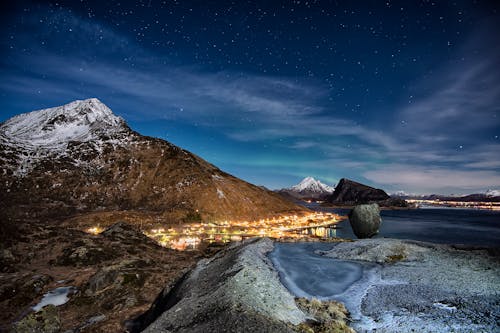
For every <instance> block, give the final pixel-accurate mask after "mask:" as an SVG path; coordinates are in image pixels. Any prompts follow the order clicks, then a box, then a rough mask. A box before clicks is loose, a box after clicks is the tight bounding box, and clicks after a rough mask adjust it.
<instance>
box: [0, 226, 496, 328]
mask: <svg viewBox="0 0 500 333" xmlns="http://www.w3.org/2000/svg"><path fill="white" fill-rule="evenodd" d="M68 233H71V235H70V236H71V237H68V235H69V234H68ZM26 235H27V236H26V239H23V240H20V241H19V242H18V243H17V245H16V246H15V247H11V248H9V249H8V250H4V251H3V252H2V257H1V258H0V259H2V269H3V272H2V273H1V274H0V282H1V288H0V294H1V302H0V307H1V311H0V314H1V317H0V319H1V322H2V328H1V330H2V331H3V330H5V331H8V330H13V331H15V332H123V331H129V332H141V331H144V332H195V333H196V332H278V333H280V332H308V333H314V332H316V333H319V332H354V331H357V332H495V331H499V330H500V325H499V322H500V292H499V291H500V255H499V253H498V249H497V250H491V249H490V250H489V251H486V250H480V249H466V248H458V247H451V246H445V245H435V244H430V243H422V242H415V241H403V240H393V239H368V240H360V241H353V242H339V243H307V244H304V243H295V244H292V243H276V242H274V241H272V240H270V239H267V238H263V239H249V240H246V241H244V242H241V243H233V244H231V245H230V246H229V247H227V248H223V249H221V250H219V251H218V252H215V251H213V252H211V253H209V252H210V251H209V252H204V253H202V252H196V253H186V252H177V251H172V250H167V249H164V248H161V247H159V246H157V245H156V244H155V243H153V242H152V241H151V240H149V239H148V238H146V237H145V236H144V235H142V233H140V231H138V230H137V229H135V228H134V227H131V226H129V225H127V224H124V223H119V224H115V225H113V226H111V227H110V228H109V229H108V230H106V231H104V232H103V233H102V234H100V235H88V234H84V233H81V232H79V231H77V230H72V231H71V230H67V229H61V228H55V227H54V228H49V227H44V228H41V227H40V228H38V229H36V230H31V232H30V233H29V232H26ZM286 247H290V249H293V251H291V252H290V251H289V253H292V254H293V255H292V257H291V258H290V257H282V258H284V259H283V260H281V262H280V261H279V258H277V256H276V253H277V249H278V248H279V249H283V248H286ZM301 247H302V248H307V249H313V250H312V251H310V252H311V253H310V254H309V255H310V256H316V257H317V258H319V259H318V261H315V260H310V259H308V258H307V257H305V256H304V254H303V253H302V254H301V252H300V251H301V250H300V248H301ZM297 249H298V250H297ZM213 253H215V255H213ZM309 258H312V257H309ZM300 260H302V263H301V264H300V265H299V266H297V267H298V268H297V269H295V271H294V269H292V268H290V265H292V264H294V262H296V261H300ZM196 261H198V263H197V264H196ZM287 265H288V267H287ZM342 265H344V267H347V269H348V270H354V273H353V274H349V272H347V273H346V274H347V275H348V276H347V277H348V278H347V280H346V279H345V278H344V276H343V275H345V274H344V273H343V272H342V268H341V267H342ZM344 269H345V268H344ZM295 273H297V274H295ZM356 274H357V275H356ZM301 276H302V277H301ZM304 276H305V277H306V278H304ZM322 279H323V280H322ZM341 279H343V280H344V281H343V282H341V281H340V280H341ZM304 281H305V282H304ZM346 281H348V283H346ZM304 283H309V284H310V285H309V286H308V285H304ZM312 284H314V286H313V285H312ZM337 284H339V285H337ZM61 286H72V287H74V289H73V290H72V292H71V293H70V294H69V295H68V296H69V301H68V302H67V303H65V304H63V305H60V306H57V307H56V306H52V305H50V306H46V307H45V308H43V309H42V311H40V312H37V313H29V311H30V308H31V306H33V305H35V304H36V303H37V302H39V301H40V299H41V297H42V295H43V294H44V293H46V292H47V291H50V290H54V289H55V288H58V287H61ZM290 286H293V288H291V287H290ZM311 290H312V291H315V290H324V291H325V292H326V293H328V295H329V296H328V297H327V296H325V295H323V294H321V293H315V292H312V291H311ZM332 290H337V294H335V292H333V291H332ZM332 293H333V294H332ZM337 296H338V297H337ZM339 301H341V302H342V303H341V302H339Z"/></svg>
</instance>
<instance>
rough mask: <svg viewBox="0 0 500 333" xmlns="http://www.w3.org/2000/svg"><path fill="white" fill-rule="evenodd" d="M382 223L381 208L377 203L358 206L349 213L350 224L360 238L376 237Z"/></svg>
mask: <svg viewBox="0 0 500 333" xmlns="http://www.w3.org/2000/svg"><path fill="white" fill-rule="evenodd" d="M381 222H382V218H381V217H380V207H379V206H378V205H377V204H376V203H373V204H365V205H357V206H355V207H354V208H353V209H352V210H351V211H350V213H349V223H350V224H351V228H352V231H354V234H355V235H356V237H358V238H370V237H373V236H375V235H376V234H377V233H378V229H379V227H380V223H381Z"/></svg>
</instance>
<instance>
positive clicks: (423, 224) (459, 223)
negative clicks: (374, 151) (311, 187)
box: [309, 204, 500, 246]
mask: <svg viewBox="0 0 500 333" xmlns="http://www.w3.org/2000/svg"><path fill="white" fill-rule="evenodd" d="M309 208H311V209H314V210H322V211H329V212H334V213H337V214H339V215H347V214H348V213H349V210H348V209H332V208H323V207H320V206H319V205H313V204H311V205H310V206H309ZM381 216H382V224H381V226H380V231H379V234H378V235H377V236H375V237H376V238H380V237H387V238H398V239H413V240H419V241H425V242H432V243H442V244H467V245H475V246H500V212H499V211H490V210H479V209H458V208H421V209H409V210H383V211H382V212H381ZM329 231H330V232H329V233H328V232H326V234H330V235H332V236H333V235H335V236H336V237H341V238H351V239H355V238H356V237H355V236H354V234H353V232H352V229H351V226H350V225H349V220H345V221H342V222H341V223H339V224H338V225H337V226H336V228H335V230H329Z"/></svg>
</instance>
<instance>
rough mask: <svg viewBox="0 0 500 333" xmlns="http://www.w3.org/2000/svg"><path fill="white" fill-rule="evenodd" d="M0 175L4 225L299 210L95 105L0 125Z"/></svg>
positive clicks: (47, 111)
mask: <svg viewBox="0 0 500 333" xmlns="http://www.w3.org/2000/svg"><path fill="white" fill-rule="evenodd" d="M0 169H1V170H2V172H1V174H0V211H1V212H2V213H1V214H2V215H5V216H7V218H9V219H12V218H18V219H19V218H21V219H22V218H40V217H46V218H49V217H61V216H69V215H73V214H78V213H85V212H99V211H112V210H119V211H140V212H144V211H154V212H162V213H163V214H164V215H162V216H163V217H164V218H165V219H172V220H173V221H179V220H198V219H201V218H204V219H252V218H257V217H262V216H267V215H269V214H273V213H283V212H288V211H300V210H304V209H303V208H301V207H300V206H297V205H295V204H294V203H292V202H290V201H287V200H284V199H283V198H282V197H281V196H279V195H278V194H276V193H274V192H272V191H268V190H265V189H263V188H261V187H257V186H254V185H252V184H249V183H247V182H245V181H243V180H241V179H238V178H236V177H234V176H232V175H229V174H227V173H225V172H223V171H221V170H220V169H218V168H217V167H215V166H214V165H212V164H210V163H208V162H206V161H205V160H203V159H201V158H200V157H198V156H196V155H194V154H192V153H190V152H188V151H186V150H183V149H181V148H179V147H177V146H175V145H173V144H171V143H169V142H167V141H164V140H161V139H157V138H152V137H147V136H143V135H140V134H139V133H137V132H135V131H133V130H131V129H130V128H129V126H128V125H127V124H126V123H125V121H124V120H123V119H122V118H120V117H117V116H116V115H114V114H113V112H112V111H111V110H110V109H109V108H108V107H107V106H106V105H104V104H103V103H101V102H100V101H99V100H98V99H95V98H93V99H87V100H78V101H74V102H72V103H69V104H67V105H64V106H60V107H55V108H50V109H45V110H39V111H33V112H30V113H26V114H21V115H18V116H15V117H13V118H11V119H9V120H7V121H5V122H3V123H1V124H0ZM5 216H3V218H5Z"/></svg>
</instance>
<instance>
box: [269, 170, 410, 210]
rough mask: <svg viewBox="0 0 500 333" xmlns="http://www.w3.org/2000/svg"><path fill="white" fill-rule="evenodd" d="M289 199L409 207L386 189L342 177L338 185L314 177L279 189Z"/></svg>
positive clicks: (335, 203) (334, 203) (349, 204)
mask: <svg viewBox="0 0 500 333" xmlns="http://www.w3.org/2000/svg"><path fill="white" fill-rule="evenodd" d="M277 192H278V193H279V194H281V195H282V196H284V197H285V198H287V199H289V200H296V201H300V200H313V201H324V202H325V203H326V204H328V203H329V204H332V205H342V206H343V205H347V206H352V205H357V204H361V203H371V202H376V203H378V204H379V205H381V206H387V207H389V206H390V207H407V203H406V201H405V200H404V199H401V198H397V197H395V198H392V197H391V196H389V195H388V194H387V193H386V192H385V191H384V190H381V189H377V188H374V187H371V186H368V185H365V184H361V183H358V182H355V181H353V180H350V179H347V178H342V179H341V180H340V181H339V183H338V184H337V186H335V187H333V186H328V185H325V184H323V183H321V182H320V181H319V180H316V179H314V178H313V177H306V178H304V179H303V180H302V181H301V182H300V183H299V184H297V185H294V186H292V187H289V188H284V189H281V190H278V191H277Z"/></svg>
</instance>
